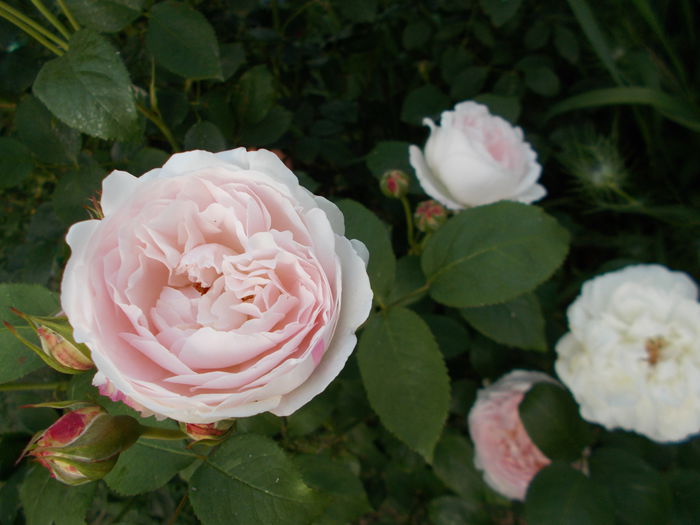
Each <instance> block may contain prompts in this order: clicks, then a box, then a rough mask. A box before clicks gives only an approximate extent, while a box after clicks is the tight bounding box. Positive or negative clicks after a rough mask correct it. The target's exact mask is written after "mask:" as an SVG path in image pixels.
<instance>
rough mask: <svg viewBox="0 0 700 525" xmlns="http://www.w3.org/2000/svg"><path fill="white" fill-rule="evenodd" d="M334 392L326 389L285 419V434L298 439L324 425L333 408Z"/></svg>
mask: <svg viewBox="0 0 700 525" xmlns="http://www.w3.org/2000/svg"><path fill="white" fill-rule="evenodd" d="M334 392H335V390H333V389H327V390H326V391H325V392H323V394H321V395H320V396H316V397H315V398H313V399H312V400H311V401H309V402H308V403H306V404H305V405H304V406H303V407H301V408H300V409H299V410H297V411H296V412H294V413H293V414H292V415H290V416H288V417H287V434H288V435H289V436H290V437H300V436H305V435H307V434H311V433H312V432H314V431H315V430H317V429H318V428H319V427H321V426H322V425H324V424H325V423H326V422H327V421H328V420H329V417H330V415H331V413H332V412H333V409H334V408H335V396H334V395H333V393H334Z"/></svg>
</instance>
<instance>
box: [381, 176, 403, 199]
mask: <svg viewBox="0 0 700 525" xmlns="http://www.w3.org/2000/svg"><path fill="white" fill-rule="evenodd" d="M409 182H410V181H409V179H408V175H406V174H405V173H404V172H403V171H400V170H389V171H387V172H385V173H384V175H382V180H381V181H380V183H379V187H380V188H381V190H382V193H383V194H384V195H386V196H387V197H389V198H391V199H401V198H403V197H405V196H406V194H407V193H408V185H409Z"/></svg>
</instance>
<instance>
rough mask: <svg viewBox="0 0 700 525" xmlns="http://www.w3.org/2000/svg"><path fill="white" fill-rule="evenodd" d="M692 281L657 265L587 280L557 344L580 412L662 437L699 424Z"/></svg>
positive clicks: (698, 332)
mask: <svg viewBox="0 0 700 525" xmlns="http://www.w3.org/2000/svg"><path fill="white" fill-rule="evenodd" d="M697 297H698V290H697V286H696V285H695V283H694V282H693V281H692V280H691V279H690V278H689V277H688V276H687V275H686V274H684V273H681V272H672V271H670V270H668V269H667V268H665V267H663V266H659V265H637V266H628V267H627V268H624V269H622V270H619V271H616V272H611V273H607V274H604V275H601V276H598V277H596V278H594V279H591V280H590V281H588V282H586V283H585V284H584V285H583V288H582V291H581V295H580V296H579V297H578V298H577V299H576V301H574V303H573V304H572V305H571V306H570V307H569V310H568V318H569V329H570V330H571V331H570V332H569V333H567V334H566V335H564V337H562V338H561V339H560V340H559V342H558V343H557V347H556V350H557V353H558V359H557V362H556V371H557V374H558V375H559V377H560V378H561V380H562V381H563V382H564V383H565V384H566V385H567V386H568V387H569V389H570V390H571V392H572V393H573V395H574V397H575V398H576V401H577V402H578V403H579V404H580V406H581V415H582V416H583V417H584V418H585V419H588V420H589V421H593V422H596V423H600V424H601V425H603V426H605V427H606V428H609V429H614V428H623V429H626V430H632V431H635V432H638V433H640V434H644V435H645V436H647V437H649V438H651V439H653V440H655V441H659V442H672V441H680V440H683V439H685V438H687V437H688V436H690V435H691V434H694V433H696V432H698V431H700V304H699V303H698V302H697Z"/></svg>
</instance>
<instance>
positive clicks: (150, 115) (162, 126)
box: [136, 104, 181, 153]
mask: <svg viewBox="0 0 700 525" xmlns="http://www.w3.org/2000/svg"><path fill="white" fill-rule="evenodd" d="M136 108H137V109H138V110H139V111H140V112H141V114H142V115H143V116H144V117H146V118H147V119H148V120H150V121H151V122H153V124H155V126H156V127H157V128H158V129H159V130H160V132H161V133H162V134H163V136H164V137H165V139H166V140H167V141H168V143H169V144H170V147H171V148H172V150H173V151H174V152H175V153H177V152H179V151H181V150H180V146H178V144H177V141H176V140H175V137H173V134H172V132H171V131H170V128H169V127H168V125H167V124H166V123H165V122H163V119H162V118H160V115H159V114H158V113H156V112H155V111H150V110H148V109H146V108H144V107H143V106H142V105H140V104H137V105H136Z"/></svg>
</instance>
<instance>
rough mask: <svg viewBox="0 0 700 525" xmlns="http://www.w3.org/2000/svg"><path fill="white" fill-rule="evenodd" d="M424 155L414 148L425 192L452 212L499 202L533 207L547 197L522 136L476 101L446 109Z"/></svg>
mask: <svg viewBox="0 0 700 525" xmlns="http://www.w3.org/2000/svg"><path fill="white" fill-rule="evenodd" d="M423 123H424V124H425V125H426V126H428V127H430V137H429V138H428V142H427V143H426V144H425V150H424V152H423V153H422V152H421V150H420V149H419V148H418V147H417V146H411V147H410V148H409V155H410V161H411V165H412V166H413V168H414V169H415V171H416V175H417V176H418V180H419V181H420V184H421V186H422V187H423V189H424V190H425V192H426V193H427V194H428V195H430V196H431V197H432V198H434V199H435V200H437V201H439V202H441V203H442V204H444V205H445V206H447V207H448V208H450V209H452V210H461V209H464V208H469V207H472V206H479V205H481V204H489V203H492V202H496V201H500V200H512V201H518V202H524V203H526V204H531V203H532V202H534V201H536V200H539V199H541V198H542V197H544V196H545V195H546V193H547V192H546V190H545V189H544V187H543V186H541V185H540V184H538V183H537V179H538V178H539V176H540V171H541V167H540V165H539V164H538V163H537V155H536V154H535V152H534V151H533V150H532V148H531V147H530V144H528V143H527V142H525V140H524V139H523V132H522V130H521V129H520V128H518V127H513V126H511V125H510V124H509V123H508V122H506V121H505V120H503V119H502V118H500V117H496V116H494V115H491V114H490V113H489V111H488V108H487V107H486V106H484V105H481V104H477V103H476V102H462V103H460V104H457V105H456V106H455V108H454V111H445V112H443V113H442V117H441V119H440V126H436V125H435V123H434V122H433V121H432V120H430V119H425V120H424V121H423Z"/></svg>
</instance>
